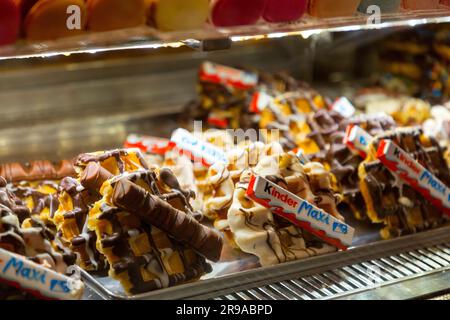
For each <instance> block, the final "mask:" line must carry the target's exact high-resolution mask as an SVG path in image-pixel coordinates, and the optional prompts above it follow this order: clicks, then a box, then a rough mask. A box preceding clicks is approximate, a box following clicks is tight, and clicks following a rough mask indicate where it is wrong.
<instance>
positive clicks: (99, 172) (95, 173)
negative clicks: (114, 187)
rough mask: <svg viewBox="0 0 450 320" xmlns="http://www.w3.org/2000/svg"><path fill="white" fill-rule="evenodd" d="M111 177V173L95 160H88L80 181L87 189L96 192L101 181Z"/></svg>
mask: <svg viewBox="0 0 450 320" xmlns="http://www.w3.org/2000/svg"><path fill="white" fill-rule="evenodd" d="M112 177H113V174H112V173H111V172H109V171H108V170H106V169H105V168H103V167H102V166H100V164H98V163H97V162H89V163H88V165H87V166H86V168H85V169H84V171H83V173H82V175H81V178H80V182H81V184H82V186H83V187H85V188H86V189H88V190H89V191H91V192H98V190H100V188H101V186H102V185H103V183H104V182H105V181H106V180H108V179H111V178H112Z"/></svg>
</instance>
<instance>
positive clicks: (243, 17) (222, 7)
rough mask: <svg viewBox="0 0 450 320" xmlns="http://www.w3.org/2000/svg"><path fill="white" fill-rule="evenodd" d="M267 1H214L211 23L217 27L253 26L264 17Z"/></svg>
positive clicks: (212, 2) (212, 3)
mask: <svg viewBox="0 0 450 320" xmlns="http://www.w3.org/2000/svg"><path fill="white" fill-rule="evenodd" d="M265 5H266V0H247V1H241V0H212V1H211V4H210V6H211V9H210V10H211V11H210V12H211V13H210V21H211V23H212V24H213V25H215V26H217V27H232V26H242V25H251V24H254V23H256V22H257V21H258V20H259V19H260V18H261V16H262V14H263V12H264V8H265Z"/></svg>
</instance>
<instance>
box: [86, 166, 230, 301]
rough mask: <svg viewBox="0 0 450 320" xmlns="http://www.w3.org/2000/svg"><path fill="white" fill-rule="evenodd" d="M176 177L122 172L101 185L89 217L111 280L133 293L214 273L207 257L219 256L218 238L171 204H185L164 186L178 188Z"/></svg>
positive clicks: (220, 240) (163, 172)
mask: <svg viewBox="0 0 450 320" xmlns="http://www.w3.org/2000/svg"><path fill="white" fill-rule="evenodd" d="M92 176H93V177H100V176H101V174H93V175H92ZM99 179H100V178H99ZM174 179H176V178H175V177H174V176H171V175H170V174H169V173H168V172H167V171H164V170H162V171H159V172H156V171H155V170H143V171H136V172H133V173H124V174H119V175H117V176H114V177H112V178H110V179H109V180H107V181H105V182H104V183H102V187H101V189H100V193H101V195H102V199H101V200H99V201H98V202H96V203H95V205H94V206H93V208H92V209H91V211H90V213H89V228H90V229H91V230H95V232H96V234H97V248H98V249H99V251H100V252H101V253H102V254H104V255H105V256H106V258H107V260H108V262H109V264H110V272H109V273H110V276H111V277H113V278H115V279H117V280H119V281H120V282H121V284H122V285H123V287H124V289H125V291H126V292H127V293H129V294H137V293H141V292H146V291H151V290H155V289H159V288H166V287H170V286H174V285H177V284H180V283H184V282H188V281H193V280H196V279H199V278H200V277H201V276H202V275H203V274H205V273H208V272H210V271H211V266H210V265H209V264H208V263H207V262H206V260H205V258H204V257H206V258H208V259H210V260H213V261H216V260H218V259H219V257H220V253H221V248H222V239H221V237H220V235H219V234H218V233H216V232H215V231H213V230H212V229H210V228H208V227H206V226H203V225H201V224H200V223H198V222H197V220H196V219H195V218H194V217H193V216H192V215H191V214H188V213H186V212H184V211H182V210H179V209H176V208H175V207H173V206H172V205H171V204H170V202H171V201H174V200H177V201H180V202H181V203H185V195H184V194H183V193H182V192H180V191H179V190H174V191H171V192H168V193H167V192H164V190H163V189H164V188H161V185H163V186H164V187H169V186H172V187H173V186H175V185H177V183H175V180H174ZM94 180H95V179H94ZM82 183H83V184H85V182H84V181H83V180H82ZM185 208H186V209H188V208H189V207H188V206H187V207H185Z"/></svg>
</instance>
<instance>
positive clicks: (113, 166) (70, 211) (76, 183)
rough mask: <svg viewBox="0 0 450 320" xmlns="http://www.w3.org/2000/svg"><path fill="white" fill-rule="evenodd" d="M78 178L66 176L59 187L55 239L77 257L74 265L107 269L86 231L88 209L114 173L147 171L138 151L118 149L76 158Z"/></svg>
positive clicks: (92, 233)
mask: <svg viewBox="0 0 450 320" xmlns="http://www.w3.org/2000/svg"><path fill="white" fill-rule="evenodd" d="M75 166H76V170H77V172H78V179H75V178H71V177H67V178H65V179H63V180H62V181H61V183H60V185H59V191H58V196H59V203H60V204H59V207H58V210H57V211H56V212H55V214H54V217H53V221H54V223H55V224H56V227H57V230H58V237H59V239H60V240H61V242H63V243H64V244H65V245H66V246H67V247H68V248H70V249H71V250H73V251H74V252H76V253H77V255H78V261H77V263H78V264H79V265H80V266H81V267H82V268H83V269H86V270H90V271H95V270H102V269H104V268H105V267H106V265H107V264H106V261H105V258H104V257H103V255H102V254H101V253H100V252H99V251H98V250H97V248H96V241H97V239H96V235H95V232H94V231H93V230H90V229H89V228H88V215H89V210H90V209H91V208H92V206H93V205H94V203H95V202H96V201H98V200H99V199H100V198H101V195H100V193H99V190H100V187H101V184H102V183H103V181H105V180H107V178H109V177H111V176H113V175H114V174H121V173H124V172H128V171H135V170H137V169H142V168H147V163H146V162H145V160H144V159H143V157H142V155H141V153H140V151H139V150H137V149H117V150H111V151H100V152H94V153H85V154H81V155H79V156H78V157H77V158H76V160H75Z"/></svg>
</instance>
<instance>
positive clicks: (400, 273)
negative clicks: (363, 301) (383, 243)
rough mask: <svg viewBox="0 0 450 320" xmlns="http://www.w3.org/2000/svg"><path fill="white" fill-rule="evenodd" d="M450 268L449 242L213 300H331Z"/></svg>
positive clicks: (278, 282)
mask: <svg viewBox="0 0 450 320" xmlns="http://www.w3.org/2000/svg"><path fill="white" fill-rule="evenodd" d="M447 270H450V243H446V244H442V245H435V246H429V247H425V248H422V249H417V250H409V251H405V252H403V253H400V254H395V255H389V256H386V257H381V258H377V259H373V260H368V261H365V262H360V263H356V264H350V265H348V266H345V267H341V268H336V269H331V270H328V271H325V272H320V273H317V274H312V275H308V276H302V277H299V278H295V279H290V280H285V281H277V282H273V283H269V284H267V285H264V286H256V287H254V288H250V289H247V290H242V291H238V292H235V293H231V294H228V295H222V296H219V297H217V298H215V299H216V300H314V299H333V298H339V297H343V296H345V295H349V294H354V293H357V292H361V291H364V290H370V289H373V288H377V287H380V286H385V285H390V284H393V283H396V282H401V281H405V280H408V279H412V278H417V277H421V276H426V275H429V274H433V273H438V272H444V271H447Z"/></svg>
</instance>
